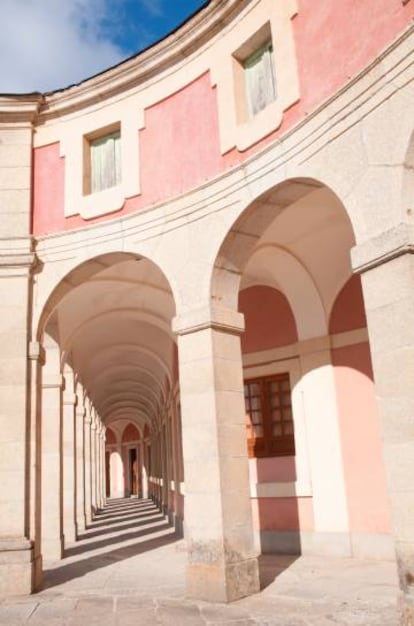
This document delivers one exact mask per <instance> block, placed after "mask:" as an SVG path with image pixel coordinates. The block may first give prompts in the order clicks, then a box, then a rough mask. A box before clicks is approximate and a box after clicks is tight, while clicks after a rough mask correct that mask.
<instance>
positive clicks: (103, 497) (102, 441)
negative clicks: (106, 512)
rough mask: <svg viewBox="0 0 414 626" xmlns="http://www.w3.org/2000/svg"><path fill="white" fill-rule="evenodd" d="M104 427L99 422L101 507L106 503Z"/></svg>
mask: <svg viewBox="0 0 414 626" xmlns="http://www.w3.org/2000/svg"><path fill="white" fill-rule="evenodd" d="M105 441H106V428H105V426H104V425H103V424H102V423H101V504H100V506H101V509H103V507H104V506H105V504H106V472H105V468H106V455H105Z"/></svg>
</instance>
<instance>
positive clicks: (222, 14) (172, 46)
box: [39, 0, 253, 121]
mask: <svg viewBox="0 0 414 626" xmlns="http://www.w3.org/2000/svg"><path fill="white" fill-rule="evenodd" d="M252 1H253V0H211V1H210V3H209V4H208V5H207V6H205V7H204V8H202V9H200V11H198V12H197V13H196V14H195V15H194V16H193V17H191V18H190V19H188V20H187V21H186V22H185V23H184V24H183V25H182V26H181V27H178V29H177V30H175V31H173V32H172V33H170V34H169V35H167V36H166V37H165V38H164V39H162V40H161V41H159V42H158V43H156V44H154V45H153V46H151V47H150V48H147V49H146V50H144V51H143V52H141V53H138V54H137V55H135V56H133V57H131V58H129V59H127V60H125V61H122V62H121V63H119V64H118V65H116V66H114V67H112V68H109V69H108V70H105V71H103V72H101V73H100V74H97V75H96V76H93V77H91V78H88V79H86V80H84V81H82V82H81V83H79V84H77V85H73V86H70V87H67V88H65V89H61V90H59V91H54V92H50V93H46V94H44V99H43V103H42V105H41V108H40V119H39V121H44V120H47V119H51V118H54V117H58V116H61V115H64V114H67V113H71V112H73V111H76V110H78V109H82V108H83V107H87V106H90V105H92V104H94V103H95V102H101V101H102V100H106V99H107V98H110V97H113V96H116V95H117V94H119V93H122V92H124V91H126V90H128V89H130V88H132V87H135V86H137V85H139V84H142V83H143V82H145V81H147V80H149V79H150V78H151V77H153V76H155V75H157V74H160V73H161V72H163V71H165V70H167V69H168V68H169V67H172V66H173V65H175V64H176V63H179V62H181V61H183V59H185V58H186V57H188V56H190V55H191V54H193V53H194V52H196V51H197V50H198V49H199V48H201V46H203V45H204V44H205V43H206V42H208V41H209V40H211V39H212V38H213V37H214V36H215V35H216V34H217V33H218V32H219V31H220V30H222V29H223V28H224V27H225V26H226V25H227V24H228V23H229V22H231V21H232V20H233V19H234V18H235V17H236V16H237V15H238V14H239V13H241V12H242V11H243V9H244V8H245V7H246V6H247V5H248V4H249V3H250V2H252Z"/></svg>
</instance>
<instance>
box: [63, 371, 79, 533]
mask: <svg viewBox="0 0 414 626" xmlns="http://www.w3.org/2000/svg"><path fill="white" fill-rule="evenodd" d="M64 377H65V391H64V393H63V537H64V542H65V545H66V543H73V542H74V541H75V539H76V528H75V499H76V490H75V410H76V402H77V397H76V394H75V392H74V391H75V390H74V376H73V372H72V371H69V370H66V372H65V374H64Z"/></svg>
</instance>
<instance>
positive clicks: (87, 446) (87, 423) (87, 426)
mask: <svg viewBox="0 0 414 626" xmlns="http://www.w3.org/2000/svg"><path fill="white" fill-rule="evenodd" d="M83 425H84V431H83V432H84V452H85V465H84V470H85V471H84V478H85V483H84V489H85V522H86V524H90V523H91V521H92V501H91V487H92V484H91V426H92V417H91V407H90V403H89V402H87V405H86V414H85V419H84V422H83Z"/></svg>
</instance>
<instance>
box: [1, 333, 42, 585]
mask: <svg viewBox="0 0 414 626" xmlns="http://www.w3.org/2000/svg"><path fill="white" fill-rule="evenodd" d="M29 359H30V373H29V384H30V392H31V407H30V453H29V458H30V461H29V474H30V497H29V502H30V534H29V536H30V537H31V538H32V539H33V540H34V550H33V552H34V555H33V556H34V563H35V566H34V588H35V589H40V588H41V585H42V578H43V571H42V570H43V567H42V553H41V535H42V528H41V525H42V514H41V510H42V485H41V480H42V473H41V467H42V441H41V436H42V428H41V425H42V424H41V422H42V420H41V399H42V398H41V396H42V389H41V379H42V367H43V365H44V364H45V351H44V349H43V347H42V346H41V345H40V343H39V342H38V341H32V342H31V343H30V345H29ZM0 575H1V574H0Z"/></svg>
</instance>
